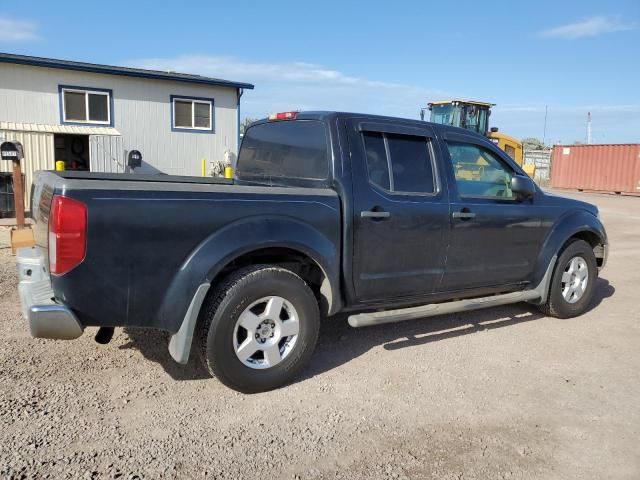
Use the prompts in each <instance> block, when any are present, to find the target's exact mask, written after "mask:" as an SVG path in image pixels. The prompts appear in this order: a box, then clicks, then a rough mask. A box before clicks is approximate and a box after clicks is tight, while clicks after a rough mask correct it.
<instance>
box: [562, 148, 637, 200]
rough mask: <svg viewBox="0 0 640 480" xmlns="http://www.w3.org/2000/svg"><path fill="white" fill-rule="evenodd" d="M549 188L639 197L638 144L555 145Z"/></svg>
mask: <svg viewBox="0 0 640 480" xmlns="http://www.w3.org/2000/svg"><path fill="white" fill-rule="evenodd" d="M551 186H552V187H554V188H568V189H577V190H595V191H602V192H616V193H629V194H640V144H638V143H635V144H606V145H555V146H554V147H553V155H552V158H551Z"/></svg>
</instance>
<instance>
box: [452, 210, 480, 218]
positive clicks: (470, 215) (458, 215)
mask: <svg viewBox="0 0 640 480" xmlns="http://www.w3.org/2000/svg"><path fill="white" fill-rule="evenodd" d="M451 216H452V217H453V218H459V219H460V220H469V219H470V218H476V214H475V213H473V212H465V211H461V212H453V214H452V215H451Z"/></svg>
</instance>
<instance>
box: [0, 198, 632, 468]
mask: <svg viewBox="0 0 640 480" xmlns="http://www.w3.org/2000/svg"><path fill="white" fill-rule="evenodd" d="M573 196H576V197H579V198H584V199H587V200H589V201H592V202H595V203H597V204H598V205H599V206H600V208H601V216H602V217H603V219H604V222H605V224H606V226H607V228H608V232H609V235H610V238H611V243H612V250H611V255H610V258H609V264H608V265H607V268H606V269H605V270H604V272H603V274H602V278H601V279H599V280H598V285H597V293H596V296H597V298H596V300H595V302H594V304H593V308H592V310H591V311H590V312H589V313H588V314H586V315H584V316H583V317H580V318H576V319H572V320H556V319H552V318H547V317H544V316H542V315H541V314H540V313H538V312H537V311H536V310H535V309H533V308H531V307H529V306H527V305H515V306H509V307H503V308H495V309H491V310H486V311H480V312H470V313H466V314H459V315H450V316H446V317H439V318H435V319H428V320H423V321H414V322H406V323H402V324H396V325H387V326H380V327H375V328H369V329H364V330H354V329H351V328H350V327H348V326H347V325H346V323H345V322H344V321H337V320H334V321H328V322H326V323H325V325H324V326H323V330H322V333H321V338H320V343H319V345H318V349H317V351H316V354H315V356H314V357H313V360H312V363H311V365H310V366H309V368H308V369H307V370H306V371H305V372H304V374H303V375H302V376H301V377H300V378H299V379H298V380H297V381H296V382H295V383H294V384H293V385H290V386H288V387H286V388H282V389H280V390H277V391H274V392H270V393H266V394H259V395H252V396H246V395H241V394H238V393H235V392H233V391H231V390H229V389H227V388H225V387H223V386H222V385H221V384H220V383H218V382H217V381H216V380H213V379H210V378H207V376H206V373H205V372H204V371H203V370H202V368H201V367H200V366H199V365H198V363H197V362H196V361H193V362H192V363H191V365H190V366H188V367H182V366H179V365H177V364H175V363H173V361H172V360H171V359H170V357H169V354H168V353H167V347H166V341H167V340H166V336H165V335H163V334H160V333H155V332H146V331H140V330H132V331H122V330H120V331H117V333H116V336H115V338H114V340H113V341H112V342H111V344H109V345H107V346H101V345H98V344H96V343H95V342H94V341H93V334H94V333H95V330H91V331H87V333H86V334H85V335H84V336H83V337H82V338H80V339H78V340H76V341H73V342H62V341H43V340H34V339H31V338H30V337H29V335H28V333H27V330H26V328H25V324H24V322H23V320H22V318H21V317H20V314H19V307H18V298H17V294H16V285H15V275H14V265H13V262H14V259H13V257H11V256H10V251H9V250H8V249H7V248H6V243H7V231H6V230H4V231H2V232H1V235H2V237H1V238H2V242H4V243H3V244H2V245H0V246H2V247H3V248H0V312H1V313H0V477H8V478H30V477H49V478H123V479H126V478H176V477H183V478H184V477H204V476H208V477H211V478H339V479H341V478H344V479H358V478H438V479H463V478H464V479H470V478H477V479H487V478H549V479H569V478H580V479H587V478H593V479H602V478H629V479H637V478H640V373H639V372H640V313H639V312H638V300H639V295H640V293H639V292H640V289H639V287H640V268H639V267H640V198H630V197H616V196H609V195H587V194H573Z"/></svg>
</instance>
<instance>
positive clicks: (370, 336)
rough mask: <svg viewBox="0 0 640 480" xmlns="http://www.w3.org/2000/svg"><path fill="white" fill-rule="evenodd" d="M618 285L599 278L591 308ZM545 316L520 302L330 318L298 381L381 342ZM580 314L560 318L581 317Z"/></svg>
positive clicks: (390, 346)
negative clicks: (359, 324)
mask: <svg viewBox="0 0 640 480" xmlns="http://www.w3.org/2000/svg"><path fill="white" fill-rule="evenodd" d="M614 292H615V288H614V287H613V285H611V284H610V283H609V282H608V281H607V280H605V279H602V278H598V279H597V280H596V288H595V292H594V298H593V301H592V302H591V304H590V305H589V310H588V311H591V310H593V309H594V308H596V307H597V306H598V305H600V303H602V301H603V300H605V299H606V298H609V297H611V296H612V295H613V293H614ZM541 318H544V314H542V313H541V312H540V311H539V310H538V309H537V308H536V307H535V306H533V305H530V304H527V303H517V304H514V305H505V306H500V307H494V308H488V309H484V310H474V311H470V312H463V313H457V314H450V315H442V316H436V317H431V318H425V319H418V320H410V321H405V322H400V323H391V324H385V325H379V326H374V327H366V328H363V329H355V328H352V327H350V326H349V325H348V323H347V318H346V316H336V317H334V318H330V319H327V320H326V321H325V322H324V323H323V324H322V327H321V329H320V338H319V340H318V346H317V348H316V353H315V354H314V356H313V358H312V360H311V364H310V365H309V366H308V367H307V368H306V369H305V371H304V372H303V373H302V374H301V376H300V377H298V379H297V380H296V381H304V380H306V379H309V378H312V377H314V376H316V375H320V374H322V373H324V372H327V371H329V370H332V369H334V368H337V367H339V366H340V365H342V364H344V363H347V362H349V361H351V360H353V359H354V358H357V357H359V356H360V355H363V354H364V353H366V352H367V351H369V350H370V349H372V348H374V347H376V346H378V345H382V346H383V348H384V349H385V350H389V351H392V350H399V349H402V348H407V347H415V346H420V345H426V344H428V343H431V342H438V341H441V340H447V339H450V338H455V337H460V336H463V335H470V334H473V333H477V332H481V331H490V330H494V329H497V328H503V327H509V326H511V325H517V324H520V323H525V322H530V321H534V320H538V319H541ZM579 320H580V317H576V318H573V319H568V320H558V321H579Z"/></svg>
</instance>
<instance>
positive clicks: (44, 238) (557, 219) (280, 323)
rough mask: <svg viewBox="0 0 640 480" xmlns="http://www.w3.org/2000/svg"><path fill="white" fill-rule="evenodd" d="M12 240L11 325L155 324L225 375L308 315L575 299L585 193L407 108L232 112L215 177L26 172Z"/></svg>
mask: <svg viewBox="0 0 640 480" xmlns="http://www.w3.org/2000/svg"><path fill="white" fill-rule="evenodd" d="M33 188H34V193H33V205H32V214H33V218H34V221H35V225H34V234H35V239H36V246H35V247H34V248H31V249H21V250H20V251H19V253H18V257H17V262H18V273H19V277H20V283H19V290H20V298H21V302H22V307H23V312H24V315H25V317H26V319H27V321H28V323H29V327H30V330H31V334H32V335H33V336H34V337H39V338H57V339H73V338H77V337H79V336H80V335H82V333H83V330H84V329H85V327H90V326H95V327H100V330H99V332H98V335H97V337H96V338H97V339H98V340H100V341H102V342H107V341H108V340H109V338H110V336H111V335H112V332H113V328H114V327H144V328H155V329H161V330H165V331H167V332H170V334H171V338H170V341H169V344H168V348H169V352H170V354H171V356H172V357H173V358H174V359H175V360H176V361H177V362H179V363H186V362H187V360H188V358H189V354H190V352H191V351H192V350H194V351H196V352H197V354H198V355H199V356H200V358H201V359H202V361H203V363H204V365H205V366H206V368H207V369H208V371H209V372H210V373H211V374H212V375H215V376H216V377H217V378H218V379H220V381H222V382H223V383H224V384H226V385H228V386H229V387H231V388H234V389H236V390H239V391H242V392H259V391H265V390H269V389H273V388H276V387H278V386H280V385H283V384H285V383H287V382H289V381H290V380H291V379H292V377H294V376H295V375H296V374H297V373H298V372H299V371H300V370H301V369H302V368H303V366H304V365H305V363H307V361H308V360H309V358H310V357H311V355H312V352H313V349H314V346H315V344H316V340H317V337H318V330H319V326H320V322H321V319H322V318H325V317H328V316H332V315H335V314H337V313H345V314H346V315H345V316H346V317H347V318H348V322H349V324H350V325H351V326H353V327H364V326H367V325H377V324H382V323H386V322H397V321H401V320H408V319H416V318H424V317H428V316H432V315H438V314H443V313H450V312H457V311H463V310H471V309H477V308H482V307H489V306H494V305H502V304H509V303H515V302H522V301H527V302H530V303H532V304H535V305H537V306H538V307H539V308H540V309H541V310H542V311H543V312H544V313H545V314H547V315H550V316H554V317H559V318H565V317H573V316H576V315H580V314H581V313H583V312H584V311H585V310H586V309H587V308H588V306H589V304H590V302H591V299H592V296H593V292H594V286H595V280H596V277H597V275H598V270H599V269H601V268H603V267H604V264H605V262H606V258H607V249H608V243H607V236H606V233H605V229H604V227H603V226H602V224H601V222H600V220H599V219H598V211H597V208H596V207H595V206H593V205H590V204H588V203H584V202H579V201H576V200H570V199H567V198H562V197H558V196H555V195H550V194H547V193H544V192H543V191H542V190H541V189H540V188H539V187H538V186H536V185H535V184H534V182H533V181H532V180H531V179H530V178H529V177H527V176H526V175H525V174H524V172H523V171H522V169H521V168H520V167H518V165H517V164H516V163H515V162H514V161H513V160H512V159H511V158H509V157H508V156H507V155H506V154H505V153H504V152H503V151H501V150H499V149H498V148H496V147H495V146H494V145H493V144H492V143H491V142H489V141H488V140H487V139H486V138H485V137H483V136H480V135H477V134H474V133H472V132H469V131H467V130H462V129H458V128H454V127H448V126H443V125H435V124H431V123H427V122H422V121H415V120H406V119H400V118H388V117H381V116H373V115H361V114H351V113H337V112H288V113H282V114H277V115H273V116H272V117H270V118H269V119H265V120H261V121H258V122H255V123H254V124H252V125H251V126H250V127H249V128H248V129H247V131H246V134H245V137H244V140H243V142H242V147H241V149H240V152H239V156H238V162H237V171H236V177H235V179H234V180H233V181H231V180H220V179H212V178H194V177H172V176H164V175H157V176H145V175H135V174H117V175H114V174H99V173H74V172H40V173H39V174H38V176H37V178H36V180H35V182H34V187H33Z"/></svg>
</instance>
